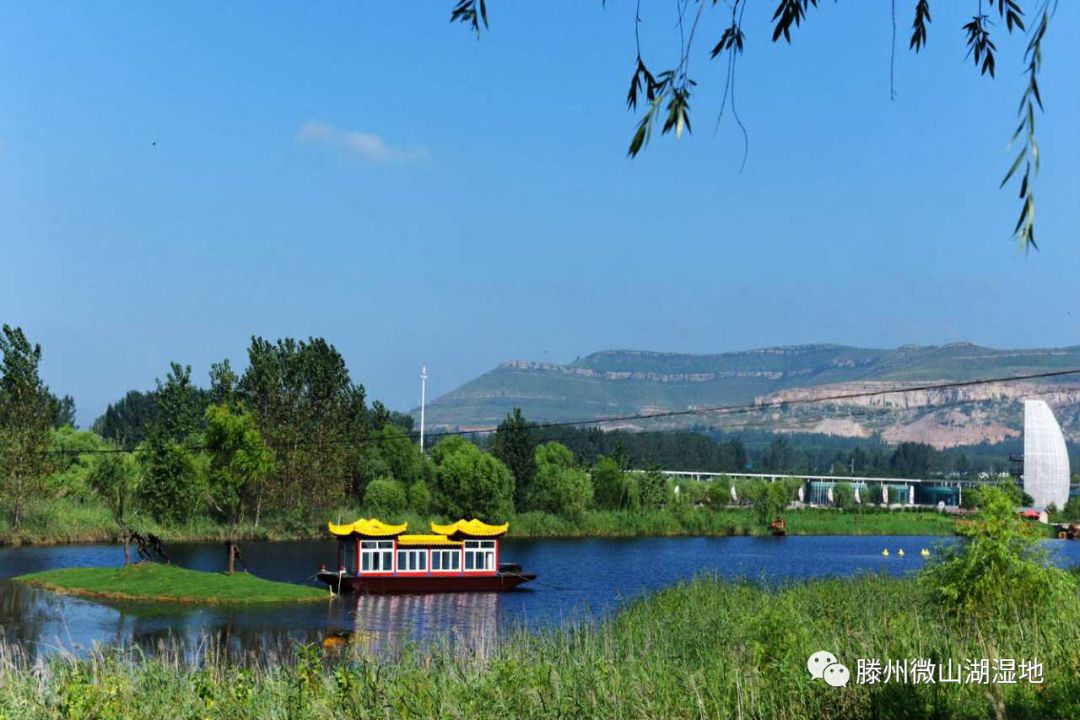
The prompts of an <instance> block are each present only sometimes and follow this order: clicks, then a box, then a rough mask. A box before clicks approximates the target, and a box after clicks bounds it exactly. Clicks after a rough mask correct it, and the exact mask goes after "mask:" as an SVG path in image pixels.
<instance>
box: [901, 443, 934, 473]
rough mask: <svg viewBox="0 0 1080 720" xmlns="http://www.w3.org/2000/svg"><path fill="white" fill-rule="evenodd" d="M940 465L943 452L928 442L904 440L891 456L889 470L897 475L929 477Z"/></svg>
mask: <svg viewBox="0 0 1080 720" xmlns="http://www.w3.org/2000/svg"><path fill="white" fill-rule="evenodd" d="M940 465H941V452H940V451H939V450H937V449H936V448H934V447H933V446H931V445H927V444H926V443H918V442H902V443H900V444H899V445H897V446H896V450H894V451H893V454H892V455H891V456H890V457H889V471H890V472H891V473H892V474H893V475H894V476H896V477H906V478H925V477H929V475H930V473H931V472H932V471H934V470H937V469H938V468H939V467H940Z"/></svg>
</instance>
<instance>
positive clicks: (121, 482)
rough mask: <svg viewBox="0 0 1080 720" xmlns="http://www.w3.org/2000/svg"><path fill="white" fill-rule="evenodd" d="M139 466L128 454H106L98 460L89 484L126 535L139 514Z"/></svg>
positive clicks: (97, 457)
mask: <svg viewBox="0 0 1080 720" xmlns="http://www.w3.org/2000/svg"><path fill="white" fill-rule="evenodd" d="M141 480H142V476H141V474H140V469H139V465H138V463H137V462H136V461H135V459H134V458H133V457H132V456H131V455H128V454H126V453H102V454H99V455H96V456H94V458H93V460H92V461H91V465H90V472H89V474H88V477H87V482H88V483H89V485H90V487H91V488H93V490H94V492H95V493H97V496H98V497H99V498H100V499H101V502H102V503H104V504H105V507H107V508H108V509H109V512H110V513H111V514H112V516H113V519H114V520H115V521H116V524H117V525H119V526H120V529H121V531H124V532H126V531H127V530H128V529H129V527H130V525H131V521H132V519H133V518H134V517H135V515H136V514H137V513H138V501H139V483H140V481H141Z"/></svg>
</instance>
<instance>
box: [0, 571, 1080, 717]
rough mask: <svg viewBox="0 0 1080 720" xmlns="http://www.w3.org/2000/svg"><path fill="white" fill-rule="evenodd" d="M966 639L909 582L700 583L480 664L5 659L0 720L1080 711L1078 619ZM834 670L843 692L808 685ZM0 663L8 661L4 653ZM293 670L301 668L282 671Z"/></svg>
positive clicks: (979, 632) (1006, 625)
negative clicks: (919, 661) (955, 679)
mask: <svg viewBox="0 0 1080 720" xmlns="http://www.w3.org/2000/svg"><path fill="white" fill-rule="evenodd" d="M1016 612H1017V614H1016V615H1015V616H1014V617H1010V618H1008V619H1007V620H1002V621H996V622H986V623H985V624H983V625H982V626H980V627H975V626H974V625H971V624H969V623H968V622H967V621H957V620H955V619H951V618H949V617H946V616H944V615H942V614H941V612H940V611H939V610H938V609H936V608H935V607H933V606H932V605H931V604H930V603H929V602H928V601H927V599H926V598H925V597H924V596H923V595H922V594H921V590H920V589H919V587H918V586H917V584H916V583H915V582H914V581H912V580H909V579H890V578H885V577H879V576H869V577H861V578H856V579H851V580H827V581H814V582H809V583H806V584H800V585H795V586H789V587H786V588H782V589H778V590H766V589H762V588H760V587H757V586H753V585H749V584H736V585H731V584H726V583H723V582H720V581H718V580H715V579H711V578H702V579H697V580H695V581H692V582H688V583H684V584H681V585H679V586H676V587H673V588H671V589H668V590H665V591H662V592H660V593H658V594H656V595H654V596H651V597H648V598H645V599H642V600H640V601H637V602H635V603H633V604H631V605H630V606H628V607H627V608H626V609H625V610H623V611H622V612H621V613H619V614H618V615H616V616H615V617H613V618H612V619H611V620H609V621H607V622H605V623H603V624H601V625H600V626H598V627H592V626H589V627H582V628H578V629H573V630H560V631H551V632H548V633H544V634H540V635H528V634H513V635H512V636H511V637H509V638H500V643H499V645H498V646H497V648H496V649H495V650H494V651H493V654H492V655H490V656H488V657H482V656H480V655H477V654H473V653H468V652H465V653H461V652H457V653H454V654H451V653H450V651H446V650H440V649H434V650H426V651H421V650H414V651H412V652H406V654H405V655H404V656H403V657H400V658H396V659H393V660H388V659H378V658H373V657H369V656H366V655H364V654H363V651H362V650H359V651H358V652H359V654H358V655H356V656H355V657H353V658H346V661H344V662H339V661H335V662H330V661H328V660H327V659H325V658H324V656H323V653H322V651H321V650H320V649H318V648H314V647H306V648H301V649H300V650H299V652H298V653H297V656H296V657H295V658H275V657H272V656H262V657H261V658H260V659H259V661H258V662H257V664H256V665H253V666H247V667H243V668H240V667H229V666H226V665H224V664H222V663H219V662H216V661H213V660H211V661H208V662H203V663H196V664H191V663H188V662H185V661H183V660H180V659H178V658H179V657H182V655H180V654H179V653H177V654H175V655H172V656H170V658H169V659H157V660H150V659H141V658H140V657H138V656H127V657H123V656H119V655H116V654H108V653H106V654H104V655H98V656H96V657H94V658H92V659H90V660H84V661H74V660H71V659H61V660H56V661H53V662H52V663H51V664H49V665H48V666H47V667H46V668H45V670H44V671H34V670H33V667H32V663H31V662H30V661H29V660H24V659H22V658H21V656H20V655H19V654H18V653H17V652H15V653H12V652H10V651H9V652H6V653H5V652H2V651H0V716H3V717H5V718H11V719H12V720H17V719H22V718H37V717H47V718H83V717H101V718H114V719H116V720H120V719H123V718H163V719H164V718H168V719H169V720H173V719H174V718H177V717H192V718H194V717H199V718H264V717H279V718H285V717H288V718H339V717H343V716H349V717H357V718H367V717H378V718H447V717H462V718H498V719H499V720H505V719H506V718H556V717H559V718H600V717H605V718H608V717H610V718H649V719H653V718H729V717H730V718H736V717H740V718H780V719H787V720H803V719H805V720H830V719H834V718H836V719H839V718H844V719H846V720H858V719H860V718H901V717H902V718H987V717H991V718H992V717H1009V718H1062V717H1070V716H1071V715H1072V713H1073V712H1074V711H1075V709H1076V707H1078V706H1080V651H1078V650H1077V648H1080V601H1077V600H1076V599H1075V598H1072V599H1070V601H1069V602H1067V603H1065V604H1063V605H1060V606H1058V607H1056V608H1054V609H1053V610H1052V611H1051V612H1045V611H1044V612H1042V613H1040V612H1035V611H1034V610H1031V609H1023V608H1021V609H1017V611H1016ZM822 649H827V650H829V651H831V652H833V653H834V654H835V655H836V656H837V658H839V659H840V662H842V663H845V664H846V665H847V666H848V667H849V669H850V670H851V673H852V675H851V681H850V684H849V686H848V687H846V688H833V687H829V686H827V685H825V684H824V683H823V682H822V681H820V680H813V679H811V678H810V677H809V675H808V673H807V670H806V661H807V658H808V656H809V655H810V654H811V653H813V652H816V651H818V650H822ZM0 650H2V649H0ZM859 658H866V659H880V660H881V661H882V662H883V663H884V662H885V661H888V660H898V659H904V658H926V659H929V660H932V661H934V662H943V661H944V660H946V659H951V660H952V661H953V662H955V663H963V662H965V661H966V660H967V659H972V660H977V659H982V658H986V659H988V660H993V659H994V658H1011V659H1016V660H1017V661H1019V660H1022V659H1026V660H1030V659H1034V658H1038V660H1039V661H1040V662H1041V663H1042V665H1043V682H1042V683H1041V684H1037V685H1035V684H1029V683H1028V682H1026V681H1025V682H1019V683H1017V684H1015V685H994V684H985V685H979V684H969V683H966V682H962V683H960V684H917V685H916V684H910V683H909V684H902V683H888V684H877V685H867V684H857V683H856V679H857V678H856V667H857V660H858V659H859ZM293 660H295V662H294V661H293Z"/></svg>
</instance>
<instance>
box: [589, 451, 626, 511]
mask: <svg viewBox="0 0 1080 720" xmlns="http://www.w3.org/2000/svg"><path fill="white" fill-rule="evenodd" d="M592 485H593V499H594V501H595V502H596V507H598V508H602V509H605V510H618V509H619V508H624V507H626V506H627V504H628V503H629V502H630V497H629V493H630V488H629V485H628V483H627V478H626V473H624V472H623V469H622V468H621V467H619V463H618V462H616V461H615V460H613V459H612V458H609V457H604V456H603V455H601V456H600V457H599V458H597V459H596V465H594V466H593V469H592Z"/></svg>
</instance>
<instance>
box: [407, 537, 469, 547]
mask: <svg viewBox="0 0 1080 720" xmlns="http://www.w3.org/2000/svg"><path fill="white" fill-rule="evenodd" d="M397 542H398V545H399V546H402V545H405V546H408V545H419V546H424V547H430V546H432V545H440V546H446V547H461V545H462V541H461V540H451V539H450V538H448V537H446V536H445V535H398V539H397Z"/></svg>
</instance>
